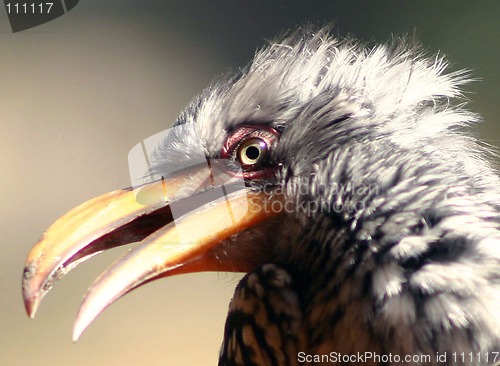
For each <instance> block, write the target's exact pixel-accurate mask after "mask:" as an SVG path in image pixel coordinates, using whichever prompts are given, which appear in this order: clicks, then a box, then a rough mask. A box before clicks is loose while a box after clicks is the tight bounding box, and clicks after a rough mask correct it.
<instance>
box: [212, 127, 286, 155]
mask: <svg viewBox="0 0 500 366" xmlns="http://www.w3.org/2000/svg"><path fill="white" fill-rule="evenodd" d="M279 136H280V134H279V132H278V131H276V130H275V129H274V128H272V127H269V126H259V125H242V126H239V127H238V128H237V129H235V130H234V131H232V132H231V133H230V135H229V137H228V138H227V139H226V142H225V143H224V147H223V148H222V151H221V157H222V158H228V157H231V156H232V155H233V153H234V151H235V150H236V149H237V148H238V146H240V145H241V143H242V142H243V141H245V140H248V139H250V138H260V139H261V140H263V141H264V142H265V143H266V145H267V146H268V147H272V146H273V145H274V142H275V141H276V140H277V139H278V138H279Z"/></svg>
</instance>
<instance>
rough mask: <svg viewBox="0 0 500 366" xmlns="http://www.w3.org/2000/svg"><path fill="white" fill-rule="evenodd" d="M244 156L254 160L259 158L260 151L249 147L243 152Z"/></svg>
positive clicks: (254, 147)
mask: <svg viewBox="0 0 500 366" xmlns="http://www.w3.org/2000/svg"><path fill="white" fill-rule="evenodd" d="M245 155H246V156H247V158H248V159H250V160H255V159H257V158H258V157H259V155H260V150H259V149H258V148H257V147H256V146H249V147H248V148H247V149H246V150H245Z"/></svg>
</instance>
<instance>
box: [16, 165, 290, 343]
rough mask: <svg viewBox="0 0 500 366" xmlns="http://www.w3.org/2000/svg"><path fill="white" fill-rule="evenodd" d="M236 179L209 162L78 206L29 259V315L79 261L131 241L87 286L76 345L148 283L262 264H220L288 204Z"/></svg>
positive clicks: (26, 290) (233, 261) (26, 298)
mask: <svg viewBox="0 0 500 366" xmlns="http://www.w3.org/2000/svg"><path fill="white" fill-rule="evenodd" d="M237 181H238V180H237V179H235V178H234V177H232V176H227V175H225V173H221V172H220V171H218V172H215V170H214V168H213V167H211V166H210V165H208V166H206V165H205V166H202V167H200V166H197V167H194V168H190V169H188V170H186V171H184V172H182V174H177V175H175V176H174V177H171V178H168V179H162V180H160V181H157V182H153V183H148V184H146V185H144V186H142V187H141V188H140V190H139V191H137V190H132V189H123V190H118V191H114V192H111V193H107V194H104V195H102V196H99V197H96V198H93V199H91V200H89V201H87V202H85V203H83V204H81V205H80V206H78V207H76V208H74V209H72V210H71V211H69V212H68V213H67V214H65V215H64V216H62V217H61V218H60V219H58V220H57V221H56V222H55V223H54V224H52V226H50V227H49V229H48V230H47V231H46V232H45V233H44V234H43V236H42V238H41V239H40V240H39V241H38V242H37V243H36V245H35V246H34V247H33V248H32V250H31V251H30V253H29V255H28V258H27V261H26V267H25V270H24V275H23V296H24V303H25V306H26V311H27V313H28V315H29V316H30V317H33V316H34V314H35V312H36V310H37V308H38V306H39V304H40V301H41V299H42V298H43V296H44V295H45V294H46V293H47V292H48V291H49V290H50V289H51V288H52V286H53V285H54V283H55V282H56V281H57V280H58V279H60V278H61V277H62V276H64V275H65V274H66V273H68V272H69V271H70V270H71V269H73V268H74V267H76V266H77V265H78V264H79V263H81V262H83V261H85V260H87V259H88V258H90V257H91V256H93V255H95V254H98V253H100V252H102V251H104V250H106V249H109V248H113V247H116V246H120V245H124V244H129V243H132V242H137V241H139V242H140V243H139V245H138V246H137V247H136V248H134V249H133V250H132V251H130V252H127V253H126V254H125V255H124V256H122V257H121V258H119V259H118V260H117V261H116V262H115V263H114V264H112V265H111V266H110V267H109V268H108V269H107V270H106V271H104V273H103V274H101V276H100V277H99V278H98V279H97V280H96V281H95V282H94V284H93V285H92V287H91V288H90V289H89V291H88V293H87V295H86V296H85V298H84V300H83V303H82V305H81V307H80V310H79V313H78V316H77V319H76V322H75V327H74V333H73V339H74V340H77V339H78V338H79V337H80V336H81V334H82V333H83V332H84V331H85V329H86V328H87V327H88V326H89V325H90V324H91V323H92V321H93V320H94V319H95V318H96V317H97V316H98V315H99V314H100V313H101V312H102V311H103V310H104V309H105V308H107V307H108V306H109V305H111V304H112V303H113V302H115V301H116V300H118V299H119V298H120V297H122V296H123V295H125V294H126V293H128V292H129V291H131V290H133V289H135V288H137V287H139V286H141V285H142V284H144V283H146V282H149V281H152V280H154V279H157V278H160V277H165V276H170V275H174V274H180V273H189V272H200V271H233V272H240V271H249V270H251V269H252V268H253V267H254V266H255V265H257V264H258V263H257V262H256V261H255V260H253V259H251V258H250V259H248V260H246V259H242V257H241V256H236V257H235V258H230V257H227V256H225V257H224V259H223V260H221V259H220V257H221V255H220V254H221V251H223V252H224V253H225V254H227V253H228V252H231V250H233V251H237V249H238V248H237V239H236V240H235V238H236V235H237V234H238V233H240V232H242V231H244V230H247V229H249V228H251V227H253V226H255V225H258V224H260V223H263V222H265V221H268V220H269V219H271V218H273V217H274V216H276V215H277V214H279V213H280V210H279V209H276V208H280V207H283V205H281V204H278V205H276V204H273V202H275V201H280V202H281V201H282V197H281V196H280V195H275V194H265V193H262V192H254V191H252V190H251V189H249V188H246V187H244V186H242V185H238V183H237ZM240 182H241V181H240ZM214 192H219V193H220V192H222V194H214ZM173 207H176V208H179V207H180V210H179V209H177V210H173ZM270 207H273V209H272V210H271V209H268V208H270ZM179 212H180V213H179ZM221 246H223V247H224V248H222V249H221ZM228 247H231V249H228ZM237 258H239V259H237Z"/></svg>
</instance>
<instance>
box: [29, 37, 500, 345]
mask: <svg viewBox="0 0 500 366" xmlns="http://www.w3.org/2000/svg"><path fill="white" fill-rule="evenodd" d="M445 67H446V63H445V62H444V61H443V59H442V58H440V57H436V58H428V57H427V56H425V54H424V53H423V52H422V51H421V49H420V48H419V47H418V46H415V44H414V42H411V41H410V42H408V41H405V40H394V41H393V42H392V43H390V44H387V45H379V46H376V47H374V48H371V49H369V48H366V47H365V46H363V45H360V44H358V43H356V42H355V41H350V40H337V39H335V38H333V37H331V36H330V35H329V32H328V29H323V30H319V31H310V30H306V31H304V30H299V31H296V32H294V33H291V34H288V35H285V36H283V37H280V38H279V39H277V40H276V41H273V42H271V43H270V44H269V45H268V46H267V47H265V48H264V49H262V50H261V51H259V52H257V54H256V56H255V58H254V59H253V61H252V62H251V63H250V64H249V65H248V66H247V67H246V68H244V69H242V70H241V71H240V72H239V73H237V74H236V75H235V76H231V77H225V78H223V79H222V80H220V81H217V82H214V83H213V84H212V85H211V86H210V87H209V88H207V89H206V90H205V91H204V92H203V93H202V94H201V95H200V96H198V97H197V98H196V99H195V100H194V101H193V102H192V103H191V104H190V105H189V106H188V107H187V108H186V109H185V110H184V111H183V112H182V113H181V115H180V117H179V118H178V120H177V121H176V122H175V124H174V126H173V127H172V128H171V129H170V130H168V131H167V132H166V133H165V134H163V135H162V138H161V139H159V140H158V143H157V145H156V146H155V147H154V149H152V151H151V154H149V156H148V158H147V159H145V160H144V161H146V163H144V164H143V165H147V167H146V168H145V169H143V170H142V171H141V172H142V173H139V175H140V174H143V173H144V171H146V174H145V175H146V176H147V179H146V181H145V182H142V183H140V184H136V185H135V187H134V188H133V189H132V188H131V189H123V190H118V191H115V192H111V193H108V194H105V195H102V196H100V197H97V198H94V199H92V200H90V201H88V202H85V203H83V204H82V205H80V206H78V207H76V208H75V209H73V210H71V211H70V212H68V213H67V214H66V215H64V216H62V217H61V218H60V219H59V220H58V221H56V222H55V223H54V224H53V225H52V226H51V227H50V228H49V229H48V230H47V231H46V232H45V234H44V235H43V236H42V238H41V239H40V241H39V242H38V243H37V244H36V245H35V246H34V248H33V249H32V250H31V252H30V254H29V255H28V259H27V263H26V268H25V271H24V276H23V294H24V299H25V305H26V309H27V312H28V314H29V315H30V316H33V315H34V313H35V311H36V309H37V307H38V305H39V302H40V300H41V299H42V297H43V296H44V295H45V294H46V293H47V292H48V291H49V290H50V288H51V287H52V286H53V284H54V283H55V282H56V281H57V280H58V279H60V278H61V277H62V276H63V275H65V274H66V273H67V272H68V271H70V270H71V269H73V268H74V267H75V266H76V265H78V264H79V263H81V262H83V261H85V260H87V259H88V258H90V257H91V256H93V255H95V254H97V253H99V252H102V251H104V250H106V249H109V248H113V247H116V246H120V245H124V244H129V243H132V242H139V245H138V246H136V247H135V248H134V249H133V250H131V251H130V252H127V253H126V254H125V255H124V256H122V257H121V258H119V259H118V260H117V261H116V262H115V263H114V264H112V265H111V267H110V268H108V269H107V270H106V271H105V272H104V273H103V274H102V275H101V276H100V277H99V278H98V279H97V280H96V282H95V283H94V284H93V286H92V287H91V288H90V290H89V292H88V293H87V295H86V297H85V299H84V301H83V303H82V306H81V308H80V312H79V314H78V317H77V321H76V324H75V331H74V338H75V339H78V338H79V337H80V335H81V334H82V332H83V331H84V330H85V329H86V328H87V327H88V325H89V324H90V323H91V322H92V321H93V320H94V319H95V318H96V317H97V316H98V315H99V314H100V313H101V312H102V311H103V310H104V309H105V308H106V307H107V306H109V305H110V304H112V303H113V302H114V301H116V300H117V299H119V298H120V297H121V296H123V295H125V294H126V293H127V292H129V291H131V290H133V289H135V288H137V287H139V286H141V285H142V284H144V283H147V282H149V281H152V280H155V279H158V278H160V277H165V276H170V275H174V274H181V273H188V272H198V271H241V272H249V271H251V270H252V269H253V268H255V267H257V266H259V265H260V264H263V263H266V262H274V263H278V264H280V265H283V266H285V267H286V268H290V271H291V272H292V273H293V274H295V276H296V278H298V279H299V281H298V282H299V283H300V286H299V287H300V288H301V289H300V290H299V291H301V292H302V295H303V296H304V298H306V299H309V300H310V301H309V300H307V301H306V300H305V303H306V304H312V303H314V302H315V300H314V299H315V297H316V295H317V293H318V289H319V287H321V286H323V285H325V284H326V283H327V280H326V279H327V278H330V279H333V285H332V287H331V288H330V289H329V291H330V295H331V296H329V298H331V299H337V300H332V301H337V302H338V301H344V300H345V301H347V300H346V299H344V300H342V296H343V295H342V291H340V290H339V288H340V286H341V285H340V283H342V282H349V281H347V277H348V276H350V277H349V278H351V282H352V283H357V285H353V286H352V291H350V294H351V295H349V296H351V297H352V296H361V293H362V292H370V293H371V294H372V295H371V296H373V298H374V299H375V300H373V301H376V299H379V297H380V298H384V296H385V295H387V296H389V295H390V293H391V291H393V292H394V291H401V288H402V287H401V283H402V282H403V279H401V278H400V277H398V276H397V275H398V274H399V272H397V270H396V269H394V271H395V278H396V279H395V280H394V281H395V282H394V281H393V282H390V283H387V284H386V285H382V278H383V275H382V274H380V275H377V274H376V273H375V274H374V269H375V268H376V267H377V265H379V263H378V262H377V261H379V260H380V258H379V257H377V255H376V254H377V253H386V252H387V251H388V249H387V248H392V247H393V245H394V244H395V243H399V242H401V240H402V239H403V238H405V237H407V236H409V235H410V234H412V233H416V232H422V231H425V230H430V229H432V227H433V225H435V224H436V223H437V222H439V221H440V218H442V217H444V216H446V215H451V212H452V211H453V210H454V208H453V207H452V206H453V205H448V206H447V205H445V204H442V205H440V204H439V203H440V202H441V203H442V202H445V200H446V199H449V198H450V197H454V196H463V195H466V193H467V192H468V191H470V190H475V192H479V193H478V194H479V195H481V194H482V193H481V192H483V191H485V190H486V188H487V187H489V186H491V185H492V182H495V184H496V182H497V181H496V179H497V178H496V177H495V176H494V174H493V173H492V172H491V171H490V170H489V168H488V167H486V165H485V164H484V163H483V162H482V160H481V158H480V157H478V153H477V152H478V151H479V150H480V149H479V147H478V145H477V144H476V142H475V140H473V139H471V138H469V137H467V136H466V135H464V134H462V133H461V132H460V129H461V128H463V127H464V126H465V125H467V124H468V123H470V122H473V121H475V120H476V116H475V115H473V114H471V113H470V112H467V111H465V110H464V109H463V108H462V106H461V105H453V104H452V103H451V102H450V100H451V99H452V98H455V97H457V96H460V90H459V86H460V85H461V84H463V83H464V82H466V77H465V76H464V73H462V72H456V73H451V74H444V73H443V71H444V69H445ZM142 147H143V145H138V148H137V149H139V150H141V149H142ZM141 151H142V150H141ZM132 160H134V159H133V156H132ZM139 160H140V159H139ZM134 161H135V160H134ZM132 165H133V164H132ZM139 165H140V164H139ZM139 170H140V169H139ZM451 172H453V174H452V173H451ZM484 194H486V193H484ZM480 203H481V204H482V201H481V202H480ZM490 210H491V208H490ZM443 230H444V229H443ZM464 230H465V229H464ZM386 249H387V250H386ZM412 250H413V249H407V251H406V252H404V251H403V249H402V248H400V251H399V252H398V253H397V254H394V253H392V254H393V255H394V258H393V260H394V261H396V259H397V258H399V259H400V260H401V262H402V263H403V262H404V261H410V259H408V258H409V256H411V255H413V254H414V252H415V253H416V252H417V251H418V250H417V249H415V250H414V252H412ZM405 253H406V254H405ZM408 253H410V254H408ZM411 253H413V254H411ZM387 255H388V254H387ZM405 255H406V257H405ZM374 258H375V259H374ZM382 262H383V261H382ZM389 262H390V261H389ZM359 263H362V264H363V266H362V267H363V268H365V270H363V271H359V270H358V269H359V268H361V267H360V266H358V265H357V264H359ZM405 263H406V262H405ZM412 263H413V262H412ZM384 268H385V271H383V272H382V273H383V274H387V273H388V272H390V271H391V270H393V268H392V267H390V266H389V265H387V266H386V267H384ZM396 272H397V273H396ZM367 273H370V276H368V275H367ZM313 279H314V280H315V281H313ZM377 281H378V282H377ZM398 281H400V282H401V283H400V282H398ZM391 286H392V287H391ZM436 286H437V285H436ZM335 294H337V295H338V296H335ZM388 294H389V295H388ZM318 296H319V295H318ZM323 296H324V295H323ZM317 302H319V300H318V301H317ZM311 306H312V305H311ZM325 309H326V307H325ZM307 311H308V310H307V309H306V312H307ZM317 311H319V312H318V314H321V316H320V315H318V314H311V318H317V320H318V319H320V318H321V317H322V316H324V314H325V311H326V310H324V309H323V310H317Z"/></svg>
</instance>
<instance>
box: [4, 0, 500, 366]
mask: <svg viewBox="0 0 500 366" xmlns="http://www.w3.org/2000/svg"><path fill="white" fill-rule="evenodd" d="M499 17H500V2H499V1H497V0H495V1H481V2H474V1H457V0H448V1H444V0H441V1H430V0H426V1H424V0H412V1H409V0H405V1H403V0H400V1H381V0H379V1H374V0H366V1H361V0H344V1H319V0H318V1H255V0H253V1H251V0H248V1H235V0H232V1H229V0H228V1H186V0H178V1H163V2H160V1H132V0H127V1H124V0H122V1H97V0H81V1H80V3H79V4H78V6H77V7H76V8H74V9H73V10H72V11H71V12H69V13H68V14H66V15H65V16H63V17H61V18H58V19H56V20H54V21H52V22H50V23H47V24H45V25H42V26H40V27H37V28H33V29H31V30H28V31H24V32H21V33H16V34H12V33H11V31H10V27H9V25H8V21H7V15H6V13H5V11H4V9H3V8H2V9H0V80H1V82H0V113H1V116H0V133H1V135H0V136H1V137H2V142H1V144H0V152H1V154H0V156H1V157H0V159H1V160H0V166H1V168H2V170H1V174H2V180H1V182H2V183H1V190H0V198H1V202H2V209H1V211H0V215H1V219H0V233H1V238H2V240H1V242H0V246H1V248H0V250H1V251H0V364H1V365H143V364H155V365H158V364H169V365H176V366H183V365H215V364H216V360H217V355H218V350H219V345H220V342H221V339H222V331H223V325H224V320H225V315H226V312H227V306H228V304H229V300H230V298H231V295H232V292H233V290H234V287H235V285H236V283H237V282H238V279H239V278H240V277H239V276H238V275H233V274H230V275H228V274H193V275H186V276H181V277H174V278H170V279H165V280H161V281H157V282H154V283H151V284H149V285H147V286H145V287H143V288H141V289H139V290H137V291H134V292H133V293H131V294H129V295H128V296H126V297H125V298H123V299H122V300H120V301H119V302H117V303H116V304H114V305H113V306H112V307H111V308H110V309H108V310H107V311H106V312H105V313H104V314H103V315H102V316H101V317H100V318H99V319H98V320H97V321H96V322H95V323H94V324H93V325H92V326H91V327H90V328H89V330H88V332H87V333H86V334H85V335H84V336H83V338H82V339H81V340H80V341H79V342H78V343H77V344H73V343H72V341H71V329H72V323H73V320H74V317H75V315H76V311H77V309H78V305H79V302H80V301H81V299H82V296H83V294H84V293H85V291H86V289H87V287H88V286H89V285H90V284H91V283H92V281H93V280H94V278H95V277H96V276H97V275H98V274H99V273H100V272H101V271H102V270H103V269H104V268H106V267H107V265H108V264H109V263H110V262H111V261H112V260H113V259H114V258H115V257H116V256H117V255H118V254H119V252H120V249H118V250H114V251H112V252H111V253H106V254H104V255H102V256H99V257H97V258H95V259H94V260H91V261H90V262H88V263H85V264H83V265H82V266H81V267H79V268H78V269H77V270H75V271H74V272H72V273H71V274H70V275H68V276H67V278H65V279H64V280H63V281H61V282H60V283H59V284H58V286H56V288H55V289H54V290H53V291H52V293H50V294H49V295H48V296H47V298H46V300H45V301H44V303H43V304H42V306H41V308H40V310H39V313H38V315H37V317H36V319H35V320H33V321H30V320H28V318H27V317H26V315H25V313H24V307H23V303H22V298H21V274H22V271H23V266H24V260H25V257H26V255H27V253H28V251H29V249H30V248H31V246H32V245H33V243H35V241H36V240H37V239H38V238H39V236H40V235H41V233H42V232H43V231H44V230H45V228H46V227H47V226H48V225H49V224H50V223H51V222H53V221H54V220H55V219H56V218H57V217H58V216H60V215H61V214H63V213H64V212H66V211H67V210H68V209H70V208H72V207H73V206H75V205H77V204H78V203H80V202H82V201H84V200H86V199H88V198H90V197H92V196H95V195H97V194H100V193H103V192H107V191H109V190H113V189H117V188H120V187H124V186H128V185H129V184H130V183H129V178H128V167H127V154H128V151H129V149H130V148H131V147H132V146H133V145H135V144H136V143H137V142H139V141H140V140H142V139H144V138H146V137H148V136H150V135H152V134H154V133H156V132H159V131H161V130H163V129H165V128H168V127H169V125H170V123H171V122H172V121H174V119H175V118H176V115H177V114H178V113H179V112H180V111H181V110H182V108H183V107H184V106H185V105H186V104H187V103H188V102H189V100H190V99H191V98H192V97H193V96H194V95H195V94H196V93H198V92H199V91H200V90H201V89H202V88H203V87H204V86H206V85H207V84H208V83H209V82H210V80H211V79H212V78H213V77H215V76H217V75H219V74H221V73H226V72H228V71H230V70H234V69H235V68H238V67H239V66H243V65H244V64H245V63H246V62H247V61H249V60H250V59H251V58H252V56H253V54H254V52H255V50H256V49H257V48H258V47H259V46H261V45H263V44H265V42H266V41H265V40H266V39H270V38H272V37H273V36H275V35H276V34H277V33H279V32H281V31H283V30H286V29H290V28H293V27H295V26H296V25H300V24H304V23H305V22H312V23H314V24H325V23H330V22H333V23H334V24H335V25H336V26H335V30H334V32H335V33H336V34H338V35H339V36H346V35H353V36H355V37H357V38H359V39H361V40H363V41H366V42H368V43H372V44H373V43H374V42H381V41H386V40H388V39H390V38H391V36H392V35H399V34H402V33H412V34H413V33H414V34H415V35H416V38H418V39H419V40H421V41H422V43H423V44H424V45H425V47H426V49H428V50H429V51H430V52H437V51H440V52H442V53H444V54H445V55H447V58H448V60H450V62H451V65H452V66H451V69H459V68H467V69H470V70H472V75H473V76H474V77H475V78H477V79H479V80H480V81H478V82H475V83H473V84H471V85H469V86H467V89H466V91H467V93H466V96H467V98H469V99H470V100H471V102H470V104H469V106H470V108H471V109H473V110H474V111H476V112H478V113H480V114H481V115H482V116H483V117H484V120H485V121H484V123H482V124H481V125H480V126H479V127H477V128H476V132H477V133H478V134H480V135H481V136H482V138H483V139H484V140H486V141H487V142H489V143H490V144H492V145H493V146H496V147H498V146H499V145H500V142H499V141H500V128H499V124H498V116H499V115H500V103H499V97H498V93H499V91H500V73H499V72H498V65H499V59H500V22H499V21H498V19H499Z"/></svg>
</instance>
